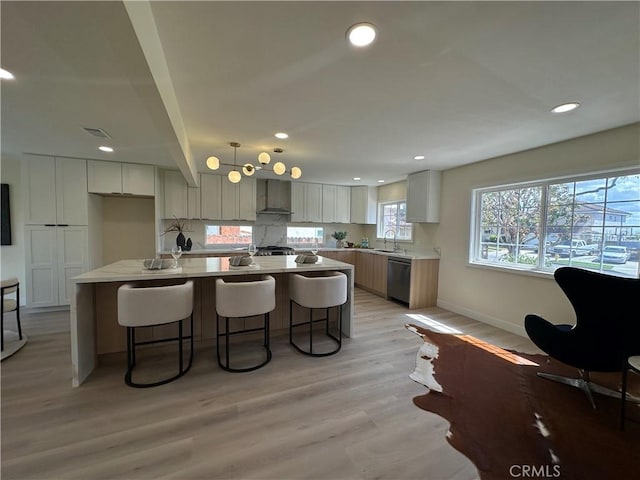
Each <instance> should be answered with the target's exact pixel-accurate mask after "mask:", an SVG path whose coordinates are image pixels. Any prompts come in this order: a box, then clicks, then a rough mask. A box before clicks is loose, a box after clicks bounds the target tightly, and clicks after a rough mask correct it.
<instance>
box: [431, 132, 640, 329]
mask: <svg viewBox="0 0 640 480" xmlns="http://www.w3.org/2000/svg"><path fill="white" fill-rule="evenodd" d="M639 138H640V124H634V125H631V126H626V127H621V128H617V129H613V130H608V131H606V132H601V133H598V134H594V135H589V136H586V137H580V138H577V139H574V140H569V141H566V142H561V143H557V144H553V145H548V146H545V147H542V148H537V149H534V150H528V151H525V152H520V153H515V154H512V155H506V156H503V157H498V158H494V159H491V160H487V161H483V162H479V163H475V164H472V165H468V166H464V167H460V168H456V169H452V170H447V171H445V172H444V174H443V183H442V198H441V201H442V204H441V205H442V207H441V208H442V210H441V222H440V225H439V227H438V229H437V231H436V233H435V242H436V243H437V244H438V245H439V246H440V247H441V249H442V258H441V260H440V278H439V285H438V306H440V307H442V308H446V309H448V310H452V311H454V312H457V313H461V314H464V315H467V316H470V317H472V318H475V319H477V320H480V321H484V322H486V323H490V324H493V325H496V326H499V327H501V328H504V329H506V330H509V331H512V332H515V333H519V334H522V335H524V334H525V333H524V316H525V315H526V314H528V313H538V314H540V315H542V316H543V317H545V318H547V319H549V320H550V321H552V322H553V323H573V321H574V319H575V315H574V313H573V309H572V308H571V306H570V304H569V302H568V301H567V300H566V297H565V296H564V294H562V292H561V291H560V289H559V288H558V287H557V285H556V283H555V281H554V280H553V278H552V277H551V276H549V277H544V278H541V277H537V276H530V275H523V274H518V273H509V272H503V271H495V270H491V269H488V268H479V267H472V266H470V265H469V264H468V256H469V255H468V252H469V225H470V215H471V213H470V206H471V190H472V189H473V188H477V187H482V186H489V185H499V184H503V183H510V182H519V181H527V180H535V179H541V178H548V177H554V176H562V175H570V174H579V173H585V172H592V171H599V170H605V169H610V168H611V169H612V168H619V167H630V166H631V167H634V166H635V167H638V166H640V152H639V149H640V147H639Z"/></svg>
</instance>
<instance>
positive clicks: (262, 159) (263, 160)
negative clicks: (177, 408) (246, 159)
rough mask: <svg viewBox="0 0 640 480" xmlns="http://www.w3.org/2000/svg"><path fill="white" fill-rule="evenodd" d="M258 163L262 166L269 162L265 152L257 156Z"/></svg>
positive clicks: (269, 157) (268, 156)
mask: <svg viewBox="0 0 640 480" xmlns="http://www.w3.org/2000/svg"><path fill="white" fill-rule="evenodd" d="M258 161H259V162H260V163H261V164H262V165H269V162H270V161H271V156H270V155H269V154H268V153H267V152H261V153H260V154H259V155H258Z"/></svg>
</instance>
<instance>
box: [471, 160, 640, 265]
mask: <svg viewBox="0 0 640 480" xmlns="http://www.w3.org/2000/svg"><path fill="white" fill-rule="evenodd" d="M634 175H640V169H636V168H622V169H611V170H603V171H598V172H589V173H584V174H574V175H567V176H559V177H552V178H545V179H540V180H531V181H526V182H513V183H505V184H500V185H491V186H483V187H476V188H473V189H472V191H471V205H470V228H469V237H468V258H467V264H468V265H469V266H473V267H482V268H490V269H497V270H501V271H510V272H515V273H522V274H528V275H536V276H545V277H549V276H552V275H553V272H554V271H555V270H556V269H557V268H559V267H560V266H562V265H558V264H553V263H552V264H551V265H550V266H549V265H547V266H545V263H546V262H545V260H546V255H545V254H546V253H547V251H546V248H547V246H546V240H545V241H544V242H543V243H544V244H543V245H540V241H538V252H537V262H536V264H535V265H533V266H531V265H527V264H523V263H519V262H504V263H500V262H498V261H489V260H485V259H483V258H482V244H483V243H487V242H483V240H482V234H483V226H482V195H483V194H487V193H491V192H503V191H508V190H516V189H525V188H531V187H540V188H541V189H542V192H541V198H540V207H539V208H540V211H539V219H538V224H537V226H536V227H537V232H538V235H537V237H536V238H538V239H546V238H548V236H550V235H553V232H551V233H548V227H549V226H550V225H548V220H549V205H548V202H549V190H550V186H552V185H558V184H562V183H571V182H575V183H578V182H584V181H589V180H598V179H603V180H604V179H607V178H611V177H622V176H634ZM607 193H608V191H605V199H604V200H603V201H602V202H601V203H602V205H603V208H604V212H603V225H602V226H601V238H600V240H599V244H600V251H601V250H602V249H604V247H605V246H606V239H605V234H606V228H611V226H608V225H607V219H606V218H605V217H607V216H609V215H610V214H608V213H607V209H609V208H615V207H610V205H611V204H616V203H620V200H615V199H614V200H608V199H607V197H606V194H607ZM632 201H635V200H632ZM594 203H600V202H594ZM567 205H568V204H567ZM576 205H578V202H576V200H575V195H573V200H572V203H571V204H570V208H571V211H572V212H575V207H576ZM572 215H573V213H572ZM572 228H573V227H572ZM628 228H633V229H635V228H638V230H639V231H640V226H639V225H635V224H634V225H629V227H628ZM570 238H571V239H574V237H573V233H571V237H570ZM498 245H499V241H498ZM521 245H522V240H520V239H518V240H516V255H517V254H519V252H520V246H521ZM568 264H569V265H572V264H573V261H572V256H571V254H570V255H569V261H568ZM598 265H599V268H597V266H598ZM573 266H575V267H577V268H582V267H581V266H580V265H573ZM585 270H589V271H600V272H603V273H607V274H611V275H617V276H623V277H628V275H625V274H623V273H619V272H616V271H607V270H605V269H604V263H603V262H600V263H594V268H593V269H590V268H585ZM639 272H640V268H636V277H635V278H637V277H638V274H639Z"/></svg>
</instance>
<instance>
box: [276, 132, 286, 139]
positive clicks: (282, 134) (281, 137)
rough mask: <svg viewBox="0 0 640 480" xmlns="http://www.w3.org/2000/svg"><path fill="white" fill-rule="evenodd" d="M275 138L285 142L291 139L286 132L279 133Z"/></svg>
mask: <svg viewBox="0 0 640 480" xmlns="http://www.w3.org/2000/svg"><path fill="white" fill-rule="evenodd" d="M274 137H276V138H280V139H282V140H284V139H285V138H289V135H288V134H286V133H284V132H278V133H276V134H275V135H274Z"/></svg>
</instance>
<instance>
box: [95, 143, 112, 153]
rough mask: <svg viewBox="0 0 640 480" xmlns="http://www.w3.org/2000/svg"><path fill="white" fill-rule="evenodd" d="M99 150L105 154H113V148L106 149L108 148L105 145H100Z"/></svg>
mask: <svg viewBox="0 0 640 480" xmlns="http://www.w3.org/2000/svg"><path fill="white" fill-rule="evenodd" d="M98 150H102V151H103V152H113V148H111V147H106V146H104V145H100V146H99V147H98Z"/></svg>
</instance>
